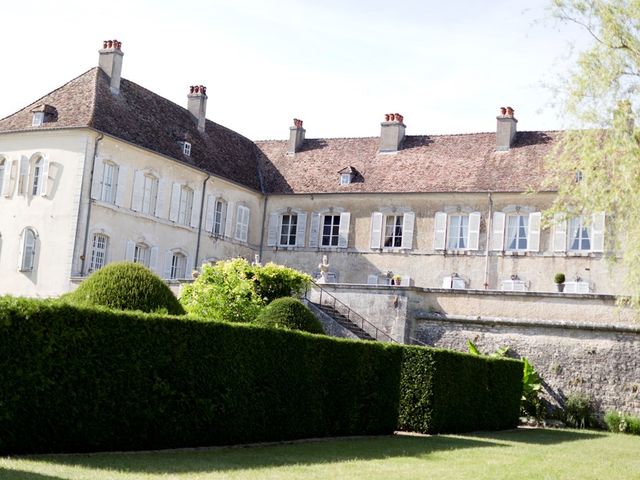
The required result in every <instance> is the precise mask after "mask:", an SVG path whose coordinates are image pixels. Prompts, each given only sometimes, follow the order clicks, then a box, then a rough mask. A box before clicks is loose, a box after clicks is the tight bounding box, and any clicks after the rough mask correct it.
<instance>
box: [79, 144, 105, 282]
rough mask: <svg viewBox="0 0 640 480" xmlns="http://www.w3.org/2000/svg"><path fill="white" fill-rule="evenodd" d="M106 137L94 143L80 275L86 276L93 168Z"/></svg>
mask: <svg viewBox="0 0 640 480" xmlns="http://www.w3.org/2000/svg"><path fill="white" fill-rule="evenodd" d="M103 138H104V135H103V134H102V133H101V134H100V135H98V136H97V137H96V141H95V142H94V144H93V162H92V163H91V175H89V205H88V206H87V223H86V225H85V227H84V245H83V246H82V256H81V257H80V260H81V263H80V275H81V276H83V277H84V276H85V275H86V273H87V272H86V271H85V266H86V261H87V260H86V259H87V244H88V243H89V220H90V219H91V206H92V205H93V198H91V189H92V188H93V170H94V168H95V165H96V160H97V159H98V143H100V141H101V140H102V139H103Z"/></svg>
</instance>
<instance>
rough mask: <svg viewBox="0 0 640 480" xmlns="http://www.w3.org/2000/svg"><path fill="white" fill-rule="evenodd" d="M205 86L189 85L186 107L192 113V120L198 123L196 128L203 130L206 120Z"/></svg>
mask: <svg viewBox="0 0 640 480" xmlns="http://www.w3.org/2000/svg"><path fill="white" fill-rule="evenodd" d="M207 98H208V97H207V87H205V86H203V85H191V86H190V87H189V95H187V99H188V103H187V109H188V110H189V113H191V115H193V120H194V121H195V122H196V125H198V130H199V131H201V132H204V126H205V123H206V121H207Z"/></svg>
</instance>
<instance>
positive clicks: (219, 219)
mask: <svg viewBox="0 0 640 480" xmlns="http://www.w3.org/2000/svg"><path fill="white" fill-rule="evenodd" d="M224 207H225V202H224V200H216V205H215V212H214V214H213V232H212V233H213V234H214V235H222V234H224V211H225V208H224Z"/></svg>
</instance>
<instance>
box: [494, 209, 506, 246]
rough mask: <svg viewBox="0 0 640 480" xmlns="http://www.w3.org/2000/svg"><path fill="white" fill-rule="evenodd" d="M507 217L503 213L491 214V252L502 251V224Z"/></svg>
mask: <svg viewBox="0 0 640 480" xmlns="http://www.w3.org/2000/svg"><path fill="white" fill-rule="evenodd" d="M506 218H507V216H506V215H505V214H504V213H503V212H493V225H492V226H491V250H499V251H501V250H504V223H505V220H506Z"/></svg>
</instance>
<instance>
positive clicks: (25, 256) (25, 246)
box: [20, 228, 36, 272]
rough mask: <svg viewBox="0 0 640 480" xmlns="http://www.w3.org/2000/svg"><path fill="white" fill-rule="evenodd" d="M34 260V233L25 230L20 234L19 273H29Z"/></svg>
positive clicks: (27, 229)
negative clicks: (20, 256) (20, 257)
mask: <svg viewBox="0 0 640 480" xmlns="http://www.w3.org/2000/svg"><path fill="white" fill-rule="evenodd" d="M35 260H36V232H34V231H33V230H32V229H31V228H26V229H25V230H24V232H23V234H22V259H21V262H20V271H22V272H31V271H32V270H33V267H34V265H35Z"/></svg>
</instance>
